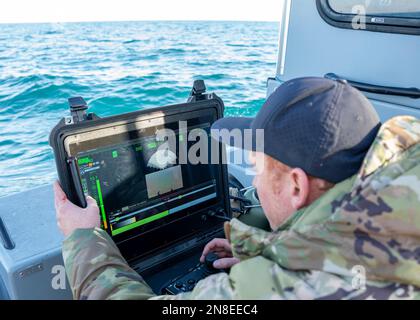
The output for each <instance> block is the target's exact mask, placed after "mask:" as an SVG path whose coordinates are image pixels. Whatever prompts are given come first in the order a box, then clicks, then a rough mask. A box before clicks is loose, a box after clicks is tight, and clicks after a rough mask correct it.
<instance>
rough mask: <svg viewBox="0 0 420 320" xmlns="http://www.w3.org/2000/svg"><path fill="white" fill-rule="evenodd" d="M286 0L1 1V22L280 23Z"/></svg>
mask: <svg viewBox="0 0 420 320" xmlns="http://www.w3.org/2000/svg"><path fill="white" fill-rule="evenodd" d="M281 1H283V0H258V1H250V0H211V1H203V0H201V1H200V0H172V1H171V0H0V23H14V22H71V21H126V20H250V21H278V20H279V18H280V13H279V8H280V2H281Z"/></svg>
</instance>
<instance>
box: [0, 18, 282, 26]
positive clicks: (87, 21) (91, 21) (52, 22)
mask: <svg viewBox="0 0 420 320" xmlns="http://www.w3.org/2000/svg"><path fill="white" fill-rule="evenodd" d="M94 22H96V23H109V22H268V23H274V22H279V21H276V20H245V19H244V20H223V19H222V20H217V19H208V20H193V19H171V20H167V19H143V20H80V21H76V20H75V21H28V22H2V21H0V25H4V24H65V23H94Z"/></svg>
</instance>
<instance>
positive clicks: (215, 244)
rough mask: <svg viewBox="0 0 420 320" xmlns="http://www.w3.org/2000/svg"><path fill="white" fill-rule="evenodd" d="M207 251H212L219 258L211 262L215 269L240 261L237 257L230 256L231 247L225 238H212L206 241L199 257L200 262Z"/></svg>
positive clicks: (225, 267) (224, 267)
mask: <svg viewBox="0 0 420 320" xmlns="http://www.w3.org/2000/svg"><path fill="white" fill-rule="evenodd" d="M209 252H214V253H215V254H216V255H217V256H218V257H219V258H220V259H219V260H216V261H215V262H214V263H213V267H215V268H216V269H229V268H230V267H232V266H233V265H235V264H237V263H238V262H240V260H239V259H238V258H234V257H233V256H232V247H231V245H230V243H229V241H227V240H226V239H213V240H212V241H210V242H209V243H207V244H206V246H205V247H204V250H203V254H202V255H201V258H200V261H201V262H202V263H203V262H204V259H205V257H206V255H207V254H208V253H209Z"/></svg>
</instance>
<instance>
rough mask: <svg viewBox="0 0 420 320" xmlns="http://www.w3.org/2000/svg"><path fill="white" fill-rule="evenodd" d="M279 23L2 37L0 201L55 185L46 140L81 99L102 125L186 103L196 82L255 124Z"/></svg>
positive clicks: (135, 26)
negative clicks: (253, 119)
mask: <svg viewBox="0 0 420 320" xmlns="http://www.w3.org/2000/svg"><path fill="white" fill-rule="evenodd" d="M277 28H278V26H277V24H276V23H253V22H121V23H115V22H110V23H65V24H28V25H25V24H24V25H3V26H2V28H1V29H0V61H1V63H0V197H2V196H5V195H10V194H13V193H16V192H21V191H23V190H26V189H29V188H33V187H37V186H41V185H45V184H49V183H51V182H52V181H53V180H54V179H55V178H56V171H55V164H54V160H53V155H52V152H51V149H50V147H49V146H48V136H49V132H50V130H51V129H52V128H53V127H54V126H55V124H56V123H57V122H58V121H59V120H60V119H61V118H62V117H63V116H64V115H67V114H68V104H67V99H68V98H69V97H72V96H79V95H80V96H83V97H84V98H85V99H86V101H87V102H88V104H89V106H90V110H91V111H92V112H95V113H97V114H98V115H100V116H102V117H104V116H109V115H114V114H119V113H124V112H130V111H134V110H139V109H142V108H152V107H156V106H163V105H168V104H176V103H182V102H185V101H186V99H187V98H188V94H189V92H190V88H191V85H192V83H193V81H194V80H195V79H204V80H205V81H206V85H207V87H208V90H209V91H213V92H216V93H217V94H218V95H219V96H220V97H221V98H222V99H223V100H224V102H225V105H226V115H235V116H237V115H239V116H240V115H243V116H252V115H254V114H255V113H256V112H257V110H258V109H259V108H260V106H261V105H262V103H263V102H264V98H265V90H266V88H265V83H266V79H267V77H269V76H273V75H274V72H275V63H276V58H277V57H276V53H277Z"/></svg>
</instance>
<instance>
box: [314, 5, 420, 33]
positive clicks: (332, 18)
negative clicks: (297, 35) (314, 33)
mask: <svg viewBox="0 0 420 320" xmlns="http://www.w3.org/2000/svg"><path fill="white" fill-rule="evenodd" d="M317 7H318V11H319V13H320V14H321V16H322V17H323V18H324V20H325V21H326V22H328V23H329V24H331V25H333V26H336V27H340V28H347V29H354V30H368V31H376V32H389V33H403V34H413V35H420V0H410V1H407V0H317Z"/></svg>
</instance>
